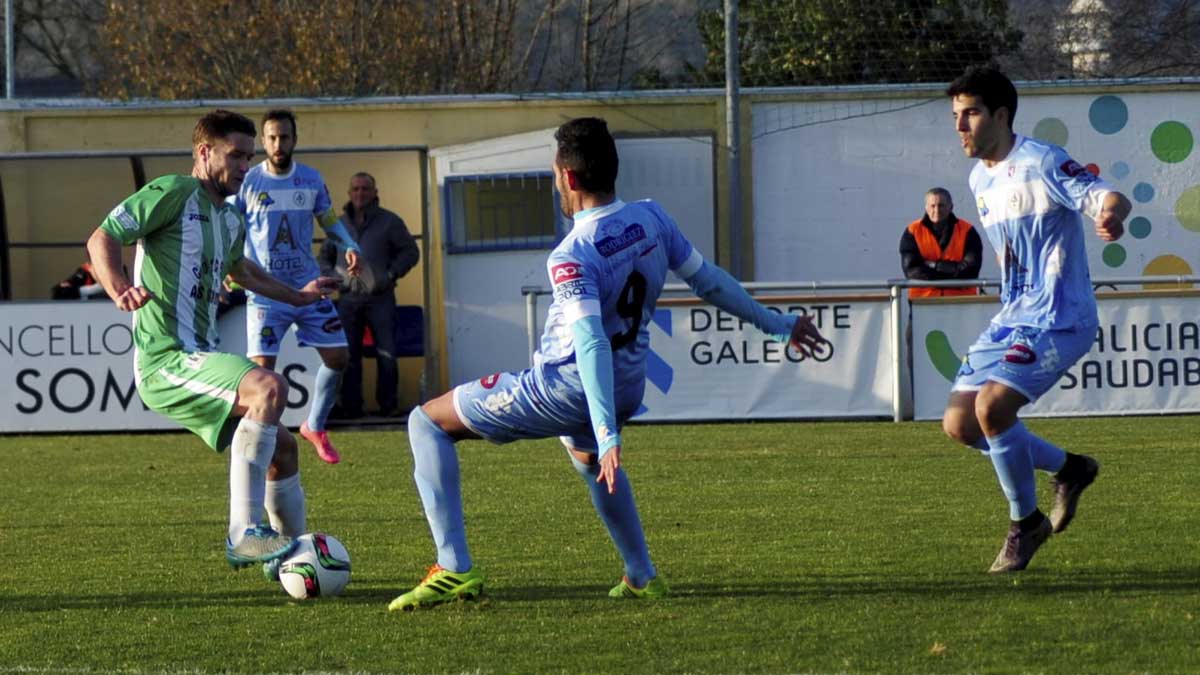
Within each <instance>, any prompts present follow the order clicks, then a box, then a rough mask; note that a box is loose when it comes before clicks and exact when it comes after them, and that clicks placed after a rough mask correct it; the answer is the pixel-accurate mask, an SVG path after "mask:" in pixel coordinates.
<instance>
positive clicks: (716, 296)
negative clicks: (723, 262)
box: [684, 261, 796, 342]
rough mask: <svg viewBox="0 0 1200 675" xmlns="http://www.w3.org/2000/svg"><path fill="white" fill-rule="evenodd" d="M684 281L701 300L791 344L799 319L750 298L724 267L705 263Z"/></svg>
mask: <svg viewBox="0 0 1200 675" xmlns="http://www.w3.org/2000/svg"><path fill="white" fill-rule="evenodd" d="M684 281H685V282H687V285H688V286H689V287H691V289H692V292H694V293H695V294H696V295H697V296H698V297H699V298H700V299H702V300H704V301H705V302H707V303H709V304H711V305H713V306H715V307H717V308H719V309H723V310H725V311H726V312H729V313H730V314H732V315H734V316H736V317H737V318H739V319H741V320H743V321H749V322H750V323H752V324H754V327H755V328H757V329H759V330H760V331H762V332H764V333H766V334H768V335H770V336H772V337H774V338H775V339H776V340H779V341H780V342H787V341H788V339H789V338H791V336H792V328H793V327H795V325H796V317H795V316H793V315H791V314H780V313H778V312H772V311H771V310H769V309H767V308H766V307H765V306H763V305H762V303H760V302H759V301H757V300H755V299H754V298H752V297H750V294H749V293H747V292H746V289H744V288H742V285H741V284H739V283H738V282H737V280H736V279H734V278H733V277H731V276H729V273H728V272H726V271H725V270H723V269H721V268H720V267H717V266H716V265H713V264H712V263H709V262H708V261H705V262H704V264H703V265H701V266H700V269H698V270H696V273H695V274H693V275H692V276H690V277H687V278H685V279H684Z"/></svg>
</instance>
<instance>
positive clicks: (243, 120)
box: [192, 110, 258, 147]
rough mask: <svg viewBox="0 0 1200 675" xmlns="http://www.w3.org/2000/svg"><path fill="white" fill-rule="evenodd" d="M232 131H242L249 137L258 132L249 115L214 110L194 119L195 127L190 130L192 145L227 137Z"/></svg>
mask: <svg viewBox="0 0 1200 675" xmlns="http://www.w3.org/2000/svg"><path fill="white" fill-rule="evenodd" d="M233 133H243V134H246V135H247V136H249V137H251V138H253V137H254V136H256V135H257V134H258V132H257V131H256V130H255V128H254V122H253V121H251V119H250V118H249V117H246V116H245V115H243V114H241V113H235V112H233V111H232V110H214V111H212V112H210V113H207V114H206V115H204V116H203V117H201V118H200V119H199V120H197V121H196V128H195V129H193V130H192V147H196V146H198V145H201V144H204V143H212V142H213V141H215V140H217V139H224V138H228V137H229V134H233Z"/></svg>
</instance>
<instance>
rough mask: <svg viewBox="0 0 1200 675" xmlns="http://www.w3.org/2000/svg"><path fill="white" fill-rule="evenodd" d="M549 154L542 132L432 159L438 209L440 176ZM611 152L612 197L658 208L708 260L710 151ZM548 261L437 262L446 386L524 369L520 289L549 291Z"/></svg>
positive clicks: (509, 255) (666, 141)
mask: <svg viewBox="0 0 1200 675" xmlns="http://www.w3.org/2000/svg"><path fill="white" fill-rule="evenodd" d="M555 148H556V146H555V143H554V130H553V129H545V130H542V131H535V132H530V133H525V134H518V135H514V136H506V137H501V138H495V139H490V140H487V141H481V142H478V143H471V144H467V145H460V146H454V147H447V148H439V149H436V150H434V151H432V152H431V153H430V154H431V155H432V156H433V157H434V158H435V160H436V162H437V165H436V166H437V177H438V201H437V204H438V208H441V207H442V202H441V194H442V187H443V185H444V180H445V178H447V177H448V176H454V175H474V174H487V173H508V172H523V171H549V170H550V165H551V162H552V161H553V159H554V152H555ZM617 152H618V153H619V155H620V159H621V167H620V171H619V172H618V176H617V195H618V196H619V197H620V198H622V199H624V200H626V201H632V200H635V199H644V198H653V199H655V200H656V201H658V202H659V203H660V204H662V205H663V207H664V208H666V209H667V212H668V213H670V214H672V216H674V218H675V219H676V221H677V222H678V223H679V227H680V229H681V230H682V231H683V232H684V234H685V235H687V237H688V238H689V239H690V240H691V241H692V243H693V244H694V245H695V246H696V248H697V249H699V250H700V251H701V252H702V253H703V254H704V255H705V256H707V257H709V258H710V259H711V258H712V256H713V252H714V250H715V228H716V225H715V220H714V217H715V216H714V213H713V208H714V201H713V148H712V141H711V140H710V139H707V138H674V137H672V138H622V139H617ZM443 222H444V218H443ZM549 253H550V251H549V249H545V250H533V251H506V252H500V253H457V254H447V255H446V264H445V275H446V335H447V346H448V352H449V369H450V380H451V382H452V383H453V384H458V383H460V382H464V381H467V380H471V379H475V378H479V377H483V376H485V375H488V374H491V373H494V372H496V371H501V370H507V371H514V370H520V369H522V368H525V367H527V366H529V358H530V354H529V347H528V337H527V333H526V328H525V305H524V297H523V296H522V295H521V287H522V286H537V287H541V288H548V287H549V281H548V280H547V278H546V257H547V256H548V255H549ZM548 302H549V298H547V297H542V298H540V300H539V305H538V322H539V324H538V325H539V327H540V326H541V323H542V322H543V321H544V320H545V315H546V309H547V307H548Z"/></svg>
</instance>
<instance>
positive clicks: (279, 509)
mask: <svg viewBox="0 0 1200 675" xmlns="http://www.w3.org/2000/svg"><path fill="white" fill-rule="evenodd" d="M266 505H267V515H268V516H269V517H270V518H271V527H273V528H275V531H276V532H279V533H280V534H283V535H286V536H289V537H299V536H300V535H302V534H304V531H305V527H306V526H307V524H306V520H307V518H306V515H305V508H304V488H303V487H302V486H301V485H300V472H299V471H297V472H296V473H295V475H292V476H288V477H287V478H281V479H280V480H269V481H267V499H266Z"/></svg>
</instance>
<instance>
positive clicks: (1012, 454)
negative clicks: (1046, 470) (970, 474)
mask: <svg viewBox="0 0 1200 675" xmlns="http://www.w3.org/2000/svg"><path fill="white" fill-rule="evenodd" d="M1032 438H1033V434H1031V433H1029V430H1027V429H1026V428H1025V425H1023V424H1020V423H1017V424H1014V425H1013V426H1011V427H1009V428H1008V429H1006V430H1005V431H1003V432H1001V433H999V434H997V435H995V436H988V439H987V440H988V447H989V448H990V449H991V452H989V453H988V456H989V457H991V458H992V466H994V467H996V477H997V478H999V479H1000V487H1001V488H1002V489H1003V490H1004V496H1005V497H1008V511H1009V517H1010V518H1012V519H1013V520H1020V519H1022V518H1024V517H1025V516H1028V515H1029V514H1031V513H1033V512H1034V510H1035V509H1037V492H1036V489H1035V487H1036V486H1035V483H1034V476H1033V459H1032V457H1031V456H1030V446H1031V445H1032V443H1031V439H1032Z"/></svg>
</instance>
